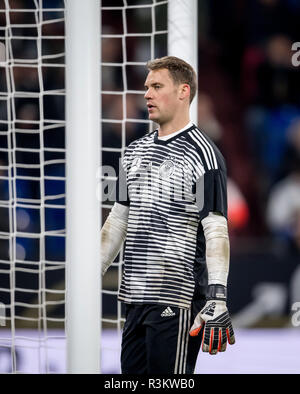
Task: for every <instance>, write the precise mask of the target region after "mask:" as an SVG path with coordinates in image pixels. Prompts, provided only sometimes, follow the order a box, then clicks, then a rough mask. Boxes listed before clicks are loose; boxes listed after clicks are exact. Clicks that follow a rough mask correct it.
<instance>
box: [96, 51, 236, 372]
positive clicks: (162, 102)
mask: <svg viewBox="0 0 300 394" xmlns="http://www.w3.org/2000/svg"><path fill="white" fill-rule="evenodd" d="M148 70H149V73H148V76H147V78H146V81H145V89H146V93H145V99H146V102H147V108H148V114H149V119H150V120H152V121H153V122H156V123H157V124H158V125H159V127H158V129H157V130H155V131H154V132H152V133H149V134H146V135H145V136H144V137H142V138H140V139H138V140H136V141H134V142H133V143H132V144H130V145H129V147H128V148H127V150H126V153H125V155H124V158H123V162H122V169H121V172H120V175H119V181H118V188H117V195H118V196H117V203H115V205H114V206H113V208H112V211H111V213H110V215H109V216H108V219H107V220H106V222H105V224H104V226H103V228H102V230H101V240H102V264H103V267H102V270H103V273H105V271H106V269H107V268H108V266H109V265H110V263H111V262H112V261H113V260H114V258H115V257H116V255H117V254H118V252H119V250H120V247H121V245H122V242H123V241H124V240H125V239H126V248H125V255H124V273H123V278H122V283H121V286H120V291H119V300H120V301H122V302H124V303H125V306H126V322H125V325H124V330H123V337H122V351H121V367H122V373H128V374H155V373H166V374H173V373H193V372H194V368H195V364H196V359H197V355H198V352H199V349H200V346H201V342H202V350H203V351H204V352H209V353H210V354H216V353H217V352H218V351H221V352H222V351H225V349H226V344H227V341H228V342H229V343H230V344H233V343H234V341H235V339H234V333H233V329H232V326H231V322H230V318H229V314H228V310H227V307H226V296H227V294H226V285H227V276H228V268H229V241H228V231H227V219H226V215H227V195H226V167H225V163H224V159H223V157H222V155H221V153H220V152H219V150H218V149H217V148H216V146H215V145H214V144H213V143H212V142H211V141H210V140H209V139H208V138H207V137H206V136H205V134H204V133H203V132H202V131H200V130H198V129H197V127H196V126H195V125H194V124H193V123H191V122H190V117H189V107H190V103H191V101H192V100H193V98H194V96H195V94H196V75H195V72H194V70H193V68H192V67H191V66H190V65H189V64H187V63H186V62H184V61H183V60H181V59H178V58H176V57H171V56H167V57H163V58H161V59H156V60H153V61H150V62H148ZM201 330H202V331H203V334H202V333H201V334H200V331H201Z"/></svg>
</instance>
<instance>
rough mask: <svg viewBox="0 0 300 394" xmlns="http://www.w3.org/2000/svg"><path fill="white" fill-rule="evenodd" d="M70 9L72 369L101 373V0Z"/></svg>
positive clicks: (75, 3)
mask: <svg viewBox="0 0 300 394" xmlns="http://www.w3.org/2000/svg"><path fill="white" fill-rule="evenodd" d="M65 7H66V11H65V26H66V38H65V47H66V146H67V151H66V174H67V177H66V201H67V207H66V270H67V275H66V290H67V292H66V297H67V304H66V338H67V371H68V372H69V373H99V372H100V318H101V309H100V307H101V306H100V289H101V286H100V282H101V275H100V235H99V234H100V223H101V220H100V213H101V209H100V201H98V199H97V195H96V190H97V177H96V174H97V171H98V170H99V165H100V161H99V158H100V151H101V150H100V118H101V116H100V91H101V87H100V43H101V39H100V1H99V0H97V1H95V0H85V1H82V0H66V1H65Z"/></svg>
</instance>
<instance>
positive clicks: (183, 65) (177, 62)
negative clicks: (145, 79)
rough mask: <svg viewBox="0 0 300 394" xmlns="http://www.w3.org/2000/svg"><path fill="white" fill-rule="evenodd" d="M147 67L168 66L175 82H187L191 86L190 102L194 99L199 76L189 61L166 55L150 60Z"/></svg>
mask: <svg viewBox="0 0 300 394" xmlns="http://www.w3.org/2000/svg"><path fill="white" fill-rule="evenodd" d="M147 68H148V70H150V71H154V70H160V69H162V68H166V69H167V70H168V71H169V73H170V75H171V77H172V79H173V81H174V83H176V84H181V83H186V84H188V85H189V86H190V90H191V93H190V103H191V102H192V101H193V98H194V97H195V95H196V92H197V76H196V72H195V70H194V69H193V67H192V66H191V65H190V64H189V63H187V62H185V61H184V60H182V59H179V58H178V57H176V56H164V57H161V58H158V59H154V60H149V61H148V63H147Z"/></svg>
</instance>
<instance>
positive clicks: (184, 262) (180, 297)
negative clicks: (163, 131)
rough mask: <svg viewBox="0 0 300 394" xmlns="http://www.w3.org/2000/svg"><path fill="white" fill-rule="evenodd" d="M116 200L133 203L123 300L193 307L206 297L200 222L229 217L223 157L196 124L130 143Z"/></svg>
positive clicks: (131, 206)
mask: <svg viewBox="0 0 300 394" xmlns="http://www.w3.org/2000/svg"><path fill="white" fill-rule="evenodd" d="M117 201H118V203H120V204H125V205H128V206H129V217H128V228H127V237H126V243H125V252H124V271H123V277H122V282H121V286H120V290H119V300H120V301H123V302H125V303H130V304H131V303H134V304H163V305H170V306H172V305H173V306H177V307H179V308H184V309H188V308H190V305H191V302H192V300H195V299H201V298H203V297H204V296H205V291H206V286H207V268H206V262H205V238H204V233H203V228H202V224H201V220H202V219H203V218H205V217H206V216H207V215H208V213H209V212H219V213H221V214H222V215H223V216H225V217H226V218H227V187H226V166H225V161H224V158H223V156H222V154H221V153H220V151H219V150H218V148H217V147H216V146H215V144H214V143H213V142H212V141H211V140H210V139H209V138H208V137H207V136H206V135H205V134H204V133H203V132H202V131H201V130H199V129H198V128H197V127H196V126H195V125H193V124H192V125H191V126H190V127H187V128H186V129H184V130H183V131H182V132H180V133H176V134H175V135H174V137H172V136H171V138H169V139H168V140H161V139H159V138H158V131H157V130H156V131H154V132H152V133H150V134H146V135H145V136H144V137H142V138H140V139H138V140H136V141H134V142H133V143H131V144H130V145H129V146H128V148H127V150H126V152H125V155H124V157H123V160H122V166H121V171H120V174H119V179H118V187H117Z"/></svg>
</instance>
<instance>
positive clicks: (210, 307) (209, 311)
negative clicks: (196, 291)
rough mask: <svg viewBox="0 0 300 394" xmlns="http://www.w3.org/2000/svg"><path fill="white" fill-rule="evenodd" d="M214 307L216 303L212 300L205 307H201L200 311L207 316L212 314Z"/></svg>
mask: <svg viewBox="0 0 300 394" xmlns="http://www.w3.org/2000/svg"><path fill="white" fill-rule="evenodd" d="M215 309H216V303H215V302H212V303H211V304H210V305H208V306H207V307H206V308H205V309H203V311H202V313H203V314H205V315H208V316H213V315H214V312H215Z"/></svg>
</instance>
